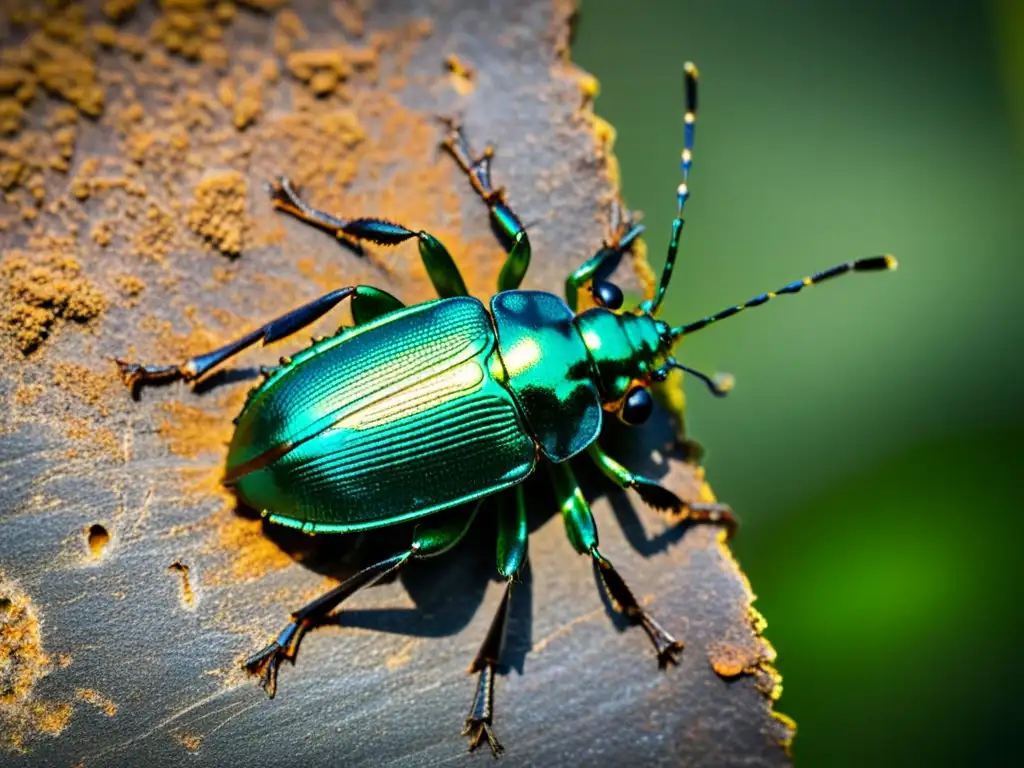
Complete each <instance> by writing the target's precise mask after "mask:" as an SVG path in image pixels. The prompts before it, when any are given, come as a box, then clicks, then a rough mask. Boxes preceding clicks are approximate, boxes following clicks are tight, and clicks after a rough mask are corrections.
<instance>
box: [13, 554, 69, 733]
mask: <svg viewBox="0 0 1024 768" xmlns="http://www.w3.org/2000/svg"><path fill="white" fill-rule="evenodd" d="M53 670H54V662H53V660H52V658H51V657H50V655H49V654H47V653H46V652H45V651H44V649H43V634H42V626H41V623H40V621H39V617H38V615H37V613H36V609H35V607H34V606H33V604H32V600H31V598H30V597H29V596H28V594H26V593H25V592H24V591H23V590H22V589H20V588H19V587H18V585H17V584H15V583H14V582H13V581H10V580H8V579H7V578H6V577H5V575H4V572H3V571H2V570H0V726H2V727H0V745H2V746H4V747H6V748H8V749H11V750H14V751H16V752H26V751H28V747H29V744H30V742H31V741H32V740H33V739H35V738H38V737H39V736H42V735H45V736H59V735H60V733H61V732H62V731H63V730H64V729H65V728H66V727H67V725H68V723H69V722H70V720H71V714H72V711H73V708H72V706H71V705H70V704H68V703H66V702H57V701H48V700H45V699H43V698H41V697H40V696H39V695H38V694H37V692H36V686H37V685H38V684H39V682H40V681H41V680H42V679H43V678H44V677H46V676H47V675H49V674H50V673H51V672H52V671H53Z"/></svg>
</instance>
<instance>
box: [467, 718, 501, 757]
mask: <svg viewBox="0 0 1024 768" xmlns="http://www.w3.org/2000/svg"><path fill="white" fill-rule="evenodd" d="M462 735H463V736H465V737H467V738H468V739H469V751H470V752H472V751H473V750H475V749H476V748H477V747H479V746H480V745H481V744H482V743H483V741H484V739H487V746H489V747H490V748H491V754H492V755H493V756H494V757H495V758H497V757H501V753H502V752H504V751H505V748H504V747H503V746H501V742H499V741H498V738H497V736H495V735H494V731H492V730H491V724H490V723H489V722H488V721H487V720H483V719H480V718H476V717H467V718H466V725H465V727H464V728H463V729H462Z"/></svg>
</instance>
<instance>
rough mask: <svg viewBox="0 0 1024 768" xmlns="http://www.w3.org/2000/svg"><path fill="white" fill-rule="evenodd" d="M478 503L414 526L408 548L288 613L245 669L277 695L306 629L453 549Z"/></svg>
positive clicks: (470, 520) (473, 515)
mask: <svg viewBox="0 0 1024 768" xmlns="http://www.w3.org/2000/svg"><path fill="white" fill-rule="evenodd" d="M478 508H479V504H477V505H475V506H474V507H473V509H472V511H470V512H469V513H466V512H465V511H464V510H456V511H455V512H451V513H447V514H442V515H441V516H440V522H436V523H433V524H432V525H429V526H428V525H427V524H425V523H424V524H421V525H418V526H417V527H416V529H415V532H414V533H413V541H412V545H411V546H410V547H409V548H408V549H407V550H405V551H404V552H399V553H398V554H396V555H393V556H391V557H389V558H386V559H384V560H381V561H380V562H378V563H374V564H373V565H371V566H369V567H367V568H364V569H363V570H361V571H359V573H357V574H355V575H354V576H352V577H350V578H348V579H346V580H345V581H343V582H342V583H341V584H339V585H338V586H337V587H335V588H334V589H332V590H331V591H329V592H327V593H326V594H324V595H321V596H320V597H318V598H317V599H316V600H314V601H313V602H311V603H309V604H307V605H304V606H303V607H302V608H300V609H299V610H297V611H295V613H293V614H292V620H291V622H289V623H288V625H287V626H286V627H285V628H284V629H283V630H281V632H280V633H279V634H278V636H277V637H276V638H275V639H274V641H273V642H272V643H270V645H268V646H266V647H265V648H263V649H262V650H260V651H258V652H257V653H255V654H253V655H252V656H250V657H249V658H248V659H246V661H245V668H246V670H247V671H248V672H249V674H251V675H258V676H259V678H260V685H261V686H262V687H263V690H265V691H266V692H267V695H268V696H270V698H274V694H275V693H276V692H277V670H278V667H279V666H280V664H281V662H282V661H290V662H291V663H292V664H294V663H295V658H296V656H297V654H298V651H299V644H300V643H301V642H302V638H303V636H304V635H305V634H306V632H308V631H309V630H311V629H313V628H314V627H316V626H318V625H319V624H321V623H323V622H324V620H325V619H326V618H327V616H328V615H329V614H330V613H331V612H332V611H333V610H334V609H335V608H337V607H338V606H339V605H341V603H342V602H343V601H345V600H346V599H347V598H348V597H351V596H352V594H354V593H355V592H357V591H358V590H360V589H362V588H364V587H369V586H371V585H373V584H375V583H376V582H378V581H380V580H381V579H382V578H384V577H385V576H387V575H388V574H389V573H394V572H395V571H397V570H398V569H399V568H401V567H402V565H404V564H405V563H407V562H408V561H409V560H417V559H421V558H425V557H433V556H434V555H440V554H442V553H444V552H447V551H448V550H449V549H451V548H452V547H454V546H455V545H456V544H458V543H459V541H461V540H462V538H463V537H464V536H465V535H466V532H467V531H468V530H469V526H470V524H471V523H472V522H473V518H474V517H475V516H476V511H477V509H478Z"/></svg>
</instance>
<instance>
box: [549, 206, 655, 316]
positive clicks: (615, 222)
mask: <svg viewBox="0 0 1024 768" xmlns="http://www.w3.org/2000/svg"><path fill="white" fill-rule="evenodd" d="M623 213H624V212H623V209H622V204H621V203H620V202H619V201H618V200H616V201H615V202H613V203H612V209H611V214H610V216H609V219H610V221H609V230H610V236H609V237H608V239H607V240H605V242H604V244H603V245H602V246H601V248H600V249H599V250H598V251H597V253H595V254H594V255H593V256H591V257H590V258H589V259H587V261H585V262H584V263H583V265H582V266H580V267H579V269H577V270H576V271H575V272H573V273H572V274H571V275H569V277H567V278H566V279H565V300H566V303H567V304H568V305H569V308H570V309H572V311H573V312H576V311H578V309H579V291H580V288H582V287H583V286H584V285H586V284H587V283H588V282H590V283H591V290H592V292H593V294H594V300H595V301H596V302H597V303H598V305H599V306H602V307H606V308H608V309H619V308H620V307H621V306H622V300H623V299H622V291H621V290H619V289H618V287H616V286H614V285H612V284H611V283H608V282H606V279H607V278H608V277H609V276H610V275H611V273H612V272H614V271H615V269H616V267H618V265H619V262H620V261H621V260H622V256H623V255H624V254H625V253H626V252H627V251H629V249H630V248H631V247H632V246H633V242H634V241H635V240H636V239H637V238H638V237H639V236H640V235H641V233H642V232H643V231H644V227H643V225H642V224H638V223H636V222H635V221H633V218H632V217H631V216H630V215H629V214H628V212H626V213H625V216H623Z"/></svg>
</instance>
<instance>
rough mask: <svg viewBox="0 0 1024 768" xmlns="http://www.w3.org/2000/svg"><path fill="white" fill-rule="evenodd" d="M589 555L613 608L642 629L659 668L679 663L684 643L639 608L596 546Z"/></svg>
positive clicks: (634, 597) (617, 574) (624, 583)
mask: <svg viewBox="0 0 1024 768" xmlns="http://www.w3.org/2000/svg"><path fill="white" fill-rule="evenodd" d="M590 555H591V557H593V559H594V567H595V569H596V570H597V575H598V578H599V579H600V580H601V584H602V585H603V586H604V590H605V593H606V594H607V595H608V597H609V598H611V601H612V603H613V605H614V606H615V607H616V608H617V609H618V610H619V611H621V612H622V615H623V616H625V617H626V618H627V619H629V621H630V622H631V623H633V624H639V625H640V626H642V627H643V628H644V632H646V633H647V637H649V638H650V640H651V643H652V644H653V645H654V651H655V653H656V654H657V656H658V668H659V669H665V668H666V667H668V666H670V665H673V664H677V663H679V654H681V653H682V651H683V642H682V641H681V640H676V639H675V638H674V637H672V635H670V634H669V633H668V632H667V631H666V630H665V628H664V627H662V626H661V624H659V623H658V622H657V621H655V620H654V617H652V616H651V615H650V614H649V613H647V611H645V610H644V609H643V608H641V607H640V603H639V602H638V601H637V599H636V596H635V595H634V594H633V591H632V590H631V589H630V588H629V587H628V586H626V582H625V581H623V580H622V577H621V576H619V572H618V571H616V570H615V567H614V566H613V565H612V564H611V562H609V561H608V560H607V559H606V558H605V556H604V555H602V554H601V553H600V552H599V551H598V549H597V547H596V546H595V547H592V548H591V550H590Z"/></svg>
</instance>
